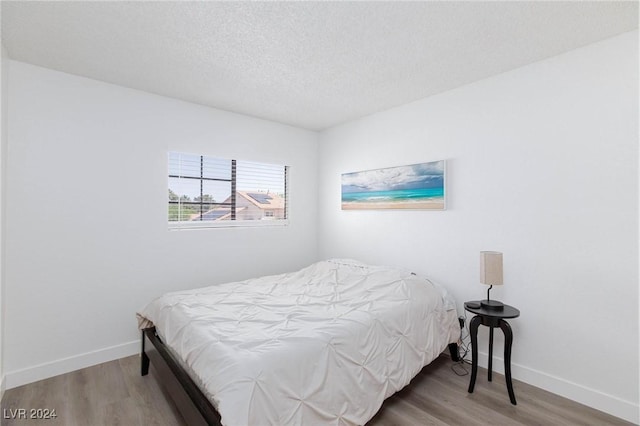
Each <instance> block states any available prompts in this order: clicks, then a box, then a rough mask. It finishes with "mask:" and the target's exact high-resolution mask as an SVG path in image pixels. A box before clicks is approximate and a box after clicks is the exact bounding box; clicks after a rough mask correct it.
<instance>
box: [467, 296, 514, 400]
mask: <svg viewBox="0 0 640 426" xmlns="http://www.w3.org/2000/svg"><path fill="white" fill-rule="evenodd" d="M468 303H477V305H478V306H479V305H480V302H479V301H476V302H465V304H464V309H466V310H467V311H469V312H471V313H474V314H476V315H475V316H474V317H473V318H472V319H471V322H470V323H469V333H470V334H471V382H470V383H469V393H473V387H474V386H475V384H476V375H477V373H478V326H479V325H480V324H482V325H485V326H487V327H489V377H488V380H489V381H491V366H492V363H493V329H494V328H496V327H500V329H502V332H503V333H504V376H505V378H506V380H507V390H508V391H509V399H510V400H511V403H512V404H513V405H516V396H515V394H514V393H513V384H512V383H511V344H512V343H513V333H512V332H511V326H510V325H509V323H508V322H506V321H505V319H508V318H517V317H519V316H520V311H519V310H517V309H516V308H514V307H513V306H509V305H504V309H502V310H493V309H485V308H482V307H478V308H470V307H469V306H468V305H467V304H468Z"/></svg>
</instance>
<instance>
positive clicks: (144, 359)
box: [140, 330, 149, 376]
mask: <svg viewBox="0 0 640 426" xmlns="http://www.w3.org/2000/svg"><path fill="white" fill-rule="evenodd" d="M147 374H149V357H148V356H147V354H146V353H144V330H142V350H141V352H140V375H141V376H146V375H147Z"/></svg>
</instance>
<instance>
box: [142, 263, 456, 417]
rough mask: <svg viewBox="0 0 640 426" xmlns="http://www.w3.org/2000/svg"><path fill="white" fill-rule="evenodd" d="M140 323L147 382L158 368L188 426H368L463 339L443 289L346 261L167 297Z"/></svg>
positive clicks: (145, 311) (146, 311) (403, 273)
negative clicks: (427, 367) (390, 401)
mask: <svg viewBox="0 0 640 426" xmlns="http://www.w3.org/2000/svg"><path fill="white" fill-rule="evenodd" d="M137 317H138V325H139V328H140V329H141V330H142V333H143V339H142V346H143V347H142V374H143V375H144V374H146V373H147V371H148V368H149V361H150V360H151V363H152V365H153V366H154V367H155V368H156V370H158V372H159V374H160V375H161V376H162V377H166V380H167V381H168V384H167V386H169V389H172V388H175V390H174V391H171V390H170V391H169V393H170V394H171V395H172V397H173V398H174V400H176V403H177V405H178V407H179V408H180V410H181V412H182V414H183V416H185V418H186V419H187V422H188V423H189V424H190V425H191V424H198V423H200V424H223V425H267V424H271V425H284V424H287V425H288V424H297V425H302V424H348V425H362V424H365V423H366V422H367V421H368V420H369V419H371V418H372V417H373V416H374V415H375V413H376V412H377V411H378V410H379V408H380V406H381V405H382V403H383V401H384V400H385V399H386V398H387V397H389V396H390V395H392V394H393V393H395V392H397V391H398V390H400V389H402V388H403V387H404V386H406V385H407V384H408V383H409V382H410V381H411V379H412V378H413V377H414V376H415V375H416V374H417V373H418V372H419V371H420V370H421V369H422V368H423V367H424V366H425V365H427V364H428V363H430V362H431V361H432V360H433V359H435V358H436V357H437V356H439V354H440V353H441V352H443V351H444V350H445V349H446V348H447V347H448V346H449V348H450V349H452V351H451V353H452V356H454V357H455V356H456V355H457V351H455V352H454V350H453V348H454V347H455V344H456V342H457V341H458V338H459V336H460V327H459V323H458V319H457V314H456V309H455V303H454V301H453V299H452V298H451V296H450V295H449V294H448V292H447V291H446V290H445V289H444V288H443V287H441V286H439V285H437V284H434V283H433V282H431V281H429V280H428V279H426V278H424V277H421V276H419V275H416V274H413V273H412V272H410V271H406V270H402V269H396V268H390V267H383V266H371V265H366V264H363V263H361V262H357V261H353V260H344V259H333V260H328V261H322V262H318V263H314V264H312V265H310V266H308V267H306V268H304V269H302V270H300V271H297V272H293V273H287V274H281V275H274V276H267V277H262V278H257V279H250V280H245V281H240V282H233V283H226V284H219V285H214V286H210V287H205V288H200V289H195V290H188V291H179V292H172V293H167V294H165V295H163V296H161V297H159V298H157V299H156V300H154V301H152V302H151V303H149V304H148V305H147V306H146V307H145V308H143V309H142V310H140V311H139V312H138V313H137ZM163 380H165V379H163ZM181 405H185V408H181ZM183 410H184V411H183ZM187 411H188V412H187ZM190 416H192V417H190Z"/></svg>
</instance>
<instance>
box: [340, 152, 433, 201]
mask: <svg viewBox="0 0 640 426" xmlns="http://www.w3.org/2000/svg"><path fill="white" fill-rule="evenodd" d="M368 209H418V210H444V209H445V160H440V161H432V162H429V163H421V164H413V165H409V166H400V167H388V168H384V169H376V170H367V171H363V172H354V173H344V174H343V175H342V210H368Z"/></svg>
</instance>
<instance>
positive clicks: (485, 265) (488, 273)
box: [480, 251, 502, 285]
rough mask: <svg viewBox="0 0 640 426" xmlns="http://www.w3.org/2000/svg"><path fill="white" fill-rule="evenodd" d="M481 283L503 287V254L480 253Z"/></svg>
mask: <svg viewBox="0 0 640 426" xmlns="http://www.w3.org/2000/svg"><path fill="white" fill-rule="evenodd" d="M480 282H481V283H482V284H486V285H502V253H500V252H497V251H481V252H480Z"/></svg>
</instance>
